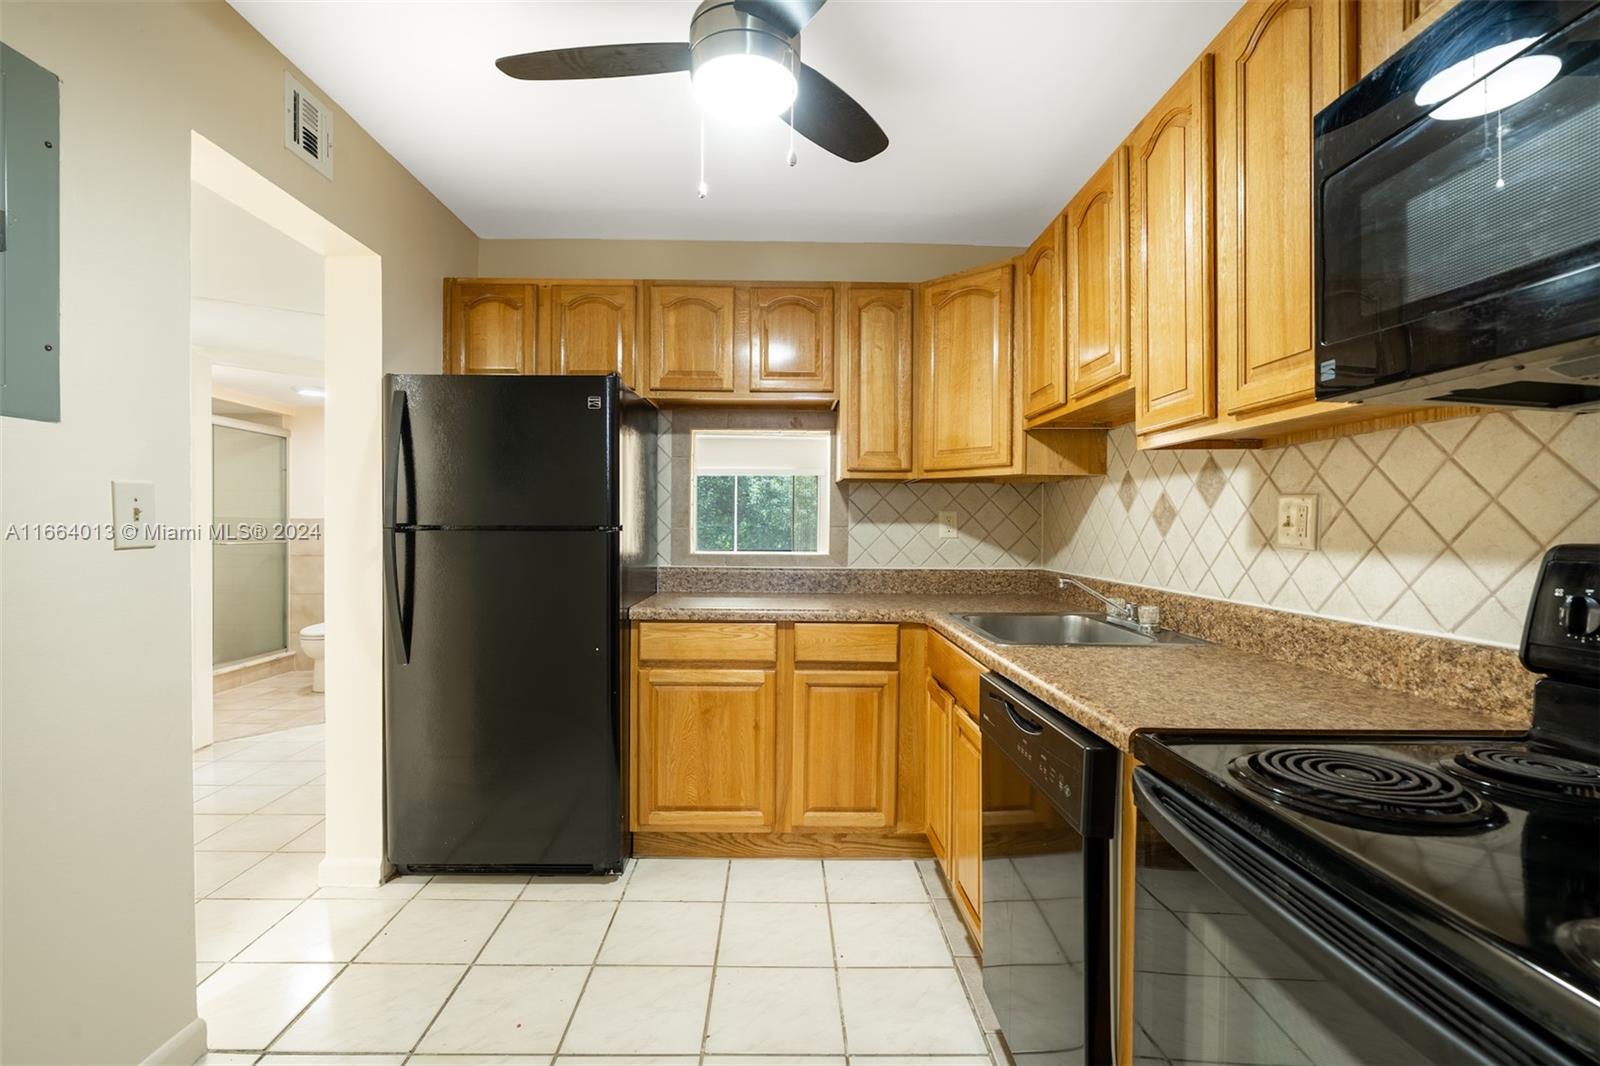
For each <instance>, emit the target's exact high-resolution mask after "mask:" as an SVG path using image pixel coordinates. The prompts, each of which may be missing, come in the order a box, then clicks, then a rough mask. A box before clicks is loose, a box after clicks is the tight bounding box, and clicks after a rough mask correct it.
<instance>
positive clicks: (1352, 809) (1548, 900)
mask: <svg viewBox="0 0 1600 1066" xmlns="http://www.w3.org/2000/svg"><path fill="white" fill-rule="evenodd" d="M1597 588H1600V545H1575V546H1564V547H1560V548H1556V549H1553V550H1552V551H1551V552H1550V553H1549V554H1548V555H1547V556H1546V559H1545V562H1544V566H1543V569H1542V572H1541V575H1540V578H1539V582H1538V586H1537V589H1536V592H1535V595H1534V598H1533V603H1532V605H1531V607H1530V610H1529V617H1528V621H1527V625H1526V628H1525V632H1524V638H1523V646H1522V659H1523V662H1524V664H1525V665H1526V666H1527V667H1528V668H1529V669H1531V670H1533V671H1535V672H1538V673H1541V674H1544V675H1546V676H1545V677H1544V678H1542V679H1541V680H1540V681H1539V683H1538V685H1537V686H1536V690H1535V711H1534V724H1533V729H1532V731H1531V732H1529V733H1528V734H1526V735H1524V736H1519V737H1503V736H1500V737H1462V736H1445V735H1439V736H1430V735H1420V736H1419V735H1388V736H1359V737H1353V736H1348V735H1347V736H1342V737H1340V736H1329V735H1299V736H1293V737H1286V736H1274V737H1271V738H1270V739H1263V738H1261V737H1259V736H1257V737H1251V738H1239V737H1231V736H1217V735H1203V734H1191V735H1186V736H1174V735H1167V736H1161V737H1152V738H1138V739H1137V740H1136V742H1135V746H1134V753H1135V755H1137V756H1138V757H1139V758H1140V759H1141V760H1142V761H1143V762H1144V763H1145V764H1146V768H1143V769H1141V770H1139V771H1138V772H1137V773H1136V786H1135V787H1136V795H1137V797H1138V801H1139V808H1140V814H1141V819H1140V823H1139V831H1140V833H1141V843H1140V846H1141V862H1142V863H1144V864H1145V865H1147V866H1149V867H1150V876H1149V881H1150V883H1151V884H1152V885H1158V886H1159V885H1162V884H1167V885H1170V884H1173V883H1183V882H1182V880H1181V878H1176V877H1175V876H1174V875H1175V871H1179V870H1184V871H1191V872H1195V873H1198V874H1204V875H1205V877H1206V879H1207V880H1208V881H1210V882H1211V883H1212V884H1213V885H1214V886H1216V887H1221V888H1222V889H1224V892H1225V894H1226V895H1227V896H1230V897H1232V899H1233V901H1234V903H1235V904H1237V906H1233V905H1231V904H1230V908H1231V909H1232V910H1235V911H1238V912H1240V913H1249V914H1253V915H1254V916H1255V918H1257V919H1260V921H1261V922H1262V923H1263V929H1262V930H1260V931H1258V932H1256V933H1252V934H1251V936H1254V937H1255V938H1256V939H1255V940H1251V936H1246V937H1244V941H1241V942H1249V943H1255V944H1256V945H1257V946H1256V948H1255V949H1254V950H1255V951H1256V952H1257V954H1258V955H1260V954H1265V955H1268V956H1270V955H1271V954H1273V951H1274V950H1276V946H1277V945H1280V944H1281V946H1283V947H1285V948H1286V949H1287V950H1288V952H1289V955H1290V956H1294V957H1298V958H1302V959H1304V960H1305V962H1306V963H1307V965H1306V966H1305V968H1304V969H1305V973H1306V974H1317V975H1320V977H1321V979H1322V980H1323V981H1324V982H1325V983H1326V987H1325V988H1316V987H1314V986H1313V985H1309V984H1302V985H1300V986H1295V985H1294V984H1293V982H1294V981H1295V980H1296V979H1298V980H1301V981H1306V980H1309V978H1307V977H1305V976H1304V975H1298V974H1296V973H1294V972H1289V973H1287V975H1286V973H1285V972H1284V970H1283V968H1282V967H1281V966H1279V967H1278V969H1277V970H1275V971H1273V972H1271V973H1270V974H1268V975H1267V976H1266V977H1263V976H1262V974H1261V973H1258V972H1257V971H1259V970H1261V969H1262V967H1261V966H1260V965H1257V966H1255V968H1254V969H1252V968H1251V967H1250V966H1249V965H1244V966H1240V965H1237V964H1235V965H1231V966H1230V964H1229V956H1228V953H1227V952H1226V951H1223V950H1218V949H1217V947H1216V944H1215V943H1211V942H1207V946H1208V947H1209V948H1211V950H1212V952H1213V954H1215V955H1216V956H1217V958H1218V959H1219V960H1220V962H1219V964H1218V965H1219V966H1220V968H1221V971H1222V973H1224V974H1226V975H1227V976H1228V977H1229V978H1231V979H1233V980H1234V981H1236V982H1237V983H1238V985H1239V986H1240V987H1241V988H1244V989H1245V990H1246V991H1247V992H1248V993H1249V995H1248V996H1247V997H1246V998H1250V999H1251V1001H1252V1002H1254V1001H1259V1002H1260V1003H1261V1004H1262V1005H1264V1006H1265V1005H1266V1004H1267V1003H1268V1002H1269V1000H1268V998H1266V994H1265V993H1263V992H1261V991H1260V989H1252V988H1251V984H1252V981H1256V982H1257V983H1259V982H1261V981H1265V980H1267V979H1268V978H1270V979H1271V982H1272V983H1274V991H1273V993H1272V994H1273V995H1277V996H1282V995H1291V994H1292V995H1297V996H1298V999H1299V1000H1300V1001H1301V1005H1300V1007H1299V1008H1297V1009H1299V1010H1300V1014H1295V1013H1294V1012H1293V1011H1290V1012H1288V1015H1287V1016H1288V1017H1290V1018H1291V1019H1292V1018H1295V1017H1301V1016H1303V1015H1305V1014H1307V1012H1308V1011H1309V1012H1310V1013H1315V1012H1316V1011H1317V1010H1320V1009H1324V1008H1325V1007H1326V1004H1327V1003H1328V1002H1329V997H1330V996H1334V997H1341V998H1340V1005H1339V1006H1338V1008H1337V1010H1335V1011H1334V1014H1335V1015H1338V1017H1335V1018H1332V1019H1330V1018H1326V1017H1324V1018H1321V1019H1319V1020H1318V1021H1317V1023H1316V1024H1315V1025H1312V1024H1310V1023H1306V1024H1302V1025H1299V1028H1298V1031H1297V1027H1296V1024H1292V1023H1291V1022H1286V1021H1284V1017H1285V1016H1286V1015H1285V1013H1284V1012H1283V1011H1281V1010H1280V1011H1277V1012H1276V1019H1277V1020H1276V1022H1275V1024H1277V1025H1279V1026H1280V1028H1281V1030H1282V1031H1281V1032H1278V1033H1274V1034H1271V1035H1272V1038H1273V1039H1274V1040H1275V1039H1277V1038H1278V1037H1279V1036H1281V1037H1282V1038H1283V1039H1284V1040H1285V1041H1286V1042H1287V1044H1286V1046H1293V1047H1294V1050H1296V1051H1298V1052H1300V1053H1301V1054H1302V1055H1303V1058H1304V1060H1309V1061H1312V1062H1320V1061H1330V1062H1331V1061H1337V1060H1338V1059H1339V1058H1340V1057H1342V1056H1346V1057H1351V1056H1353V1057H1355V1058H1356V1060H1357V1061H1375V1060H1381V1061H1403V1060H1406V1058H1407V1055H1406V1053H1405V1052H1406V1051H1413V1052H1415V1053H1416V1056H1417V1060H1418V1061H1471V1059H1469V1058H1463V1057H1460V1056H1465V1055H1467V1054H1468V1049H1472V1048H1476V1049H1477V1051H1478V1052H1479V1053H1480V1054H1481V1056H1482V1059H1481V1060H1482V1061H1492V1062H1515V1061H1525V1062H1560V1061H1579V1062H1583V1061H1600V602H1597V598H1596V597H1597V591H1596V590H1597ZM1146 838H1148V839H1146ZM1163 879H1165V881H1163ZM1196 884H1199V879H1198V878H1197V879H1196V880H1195V881H1193V882H1190V885H1191V889H1192V886H1193V885H1196ZM1186 895H1187V896H1188V897H1193V896H1194V895H1195V893H1194V892H1193V891H1192V890H1191V891H1189V892H1188V893H1183V892H1178V893H1176V894H1175V893H1174V891H1173V890H1172V889H1171V888H1170V887H1168V888H1167V890H1166V892H1165V895H1164V897H1163V898H1162V899H1161V900H1159V901H1158V900H1157V899H1156V897H1155V896H1153V895H1152V896H1150V897H1149V905H1150V907H1151V908H1152V909H1154V908H1155V907H1156V906H1157V905H1158V903H1159V905H1160V906H1161V907H1162V908H1163V909H1165V910H1167V911H1168V912H1170V913H1171V914H1172V915H1174V916H1175V917H1177V918H1178V919H1179V920H1180V922H1183V921H1185V920H1186V918H1185V916H1188V917H1189V918H1193V917H1194V915H1195V914H1196V913H1205V912H1203V911H1201V912H1197V911H1195V910H1193V909H1192V908H1193V906H1194V905H1193V904H1192V903H1191V902H1188V901H1186ZM1141 898H1143V897H1141ZM1185 908H1191V909H1185ZM1220 913H1228V908H1224V909H1222V910H1221V911H1220ZM1230 920H1233V919H1230ZM1210 921H1211V922H1212V924H1214V925H1215V924H1217V923H1218V922H1219V921H1220V919H1219V918H1218V917H1216V916H1215V915H1213V917H1212V918H1211V919H1210ZM1201 924H1204V923H1201ZM1221 924H1222V925H1226V923H1221ZM1136 926H1137V919H1136ZM1189 927H1190V928H1193V927H1194V923H1190V925H1189ZM1215 935H1216V934H1214V933H1213V938H1215ZM1262 937H1271V938H1273V940H1272V943H1273V944H1274V945H1275V947H1274V949H1272V950H1267V951H1265V952H1263V951H1262V949H1261V948H1260V946H1259V945H1260V943H1261V942H1262V941H1261V938H1262ZM1200 939H1201V940H1205V936H1204V935H1202V936H1201V937H1200ZM1225 946H1227V945H1225ZM1163 950H1166V949H1165V948H1164V949H1163ZM1240 954H1241V952H1240V950H1239V949H1238V947H1237V945H1233V957H1234V958H1238V957H1239V956H1240ZM1145 963H1146V964H1147V965H1149V966H1157V967H1159V966H1160V965H1161V963H1160V962H1159V960H1155V959H1152V958H1148V957H1147V958H1146V960H1145ZM1136 966H1137V963H1136ZM1169 968H1170V967H1169ZM1267 969H1268V970H1271V969H1272V967H1271V966H1267ZM1186 979H1187V980H1190V981H1200V980H1201V979H1202V978H1201V977H1199V976H1188V977H1186ZM1204 979H1205V980H1214V979H1216V975H1210V976H1207V977H1205V978H1204ZM1153 980H1154V978H1153V977H1152V981H1153ZM1284 989H1287V990H1288V991H1287V992H1285V991H1284ZM1189 995H1190V998H1193V995H1194V993H1193V992H1192V991H1191V993H1190V994H1189ZM1207 995H1210V996H1212V997H1213V998H1214V997H1215V995H1217V993H1216V992H1215V991H1214V990H1213V992H1211V993H1207ZM1202 998H1204V997H1202ZM1346 999H1347V1000H1348V1002H1347V1003H1346V1002H1344V1000H1346ZM1310 1001H1320V1002H1321V1003H1322V1004H1323V1006H1322V1007H1307V1006H1306V1004H1307V1002H1310ZM1139 1013H1140V1012H1139V1009H1138V1007H1137V1005H1136V1009H1135V1014H1136V1017H1137V1016H1139ZM1268 1013H1269V1014H1273V1013H1274V1012H1273V1011H1270V1010H1269V1011H1268ZM1241 1017H1243V1015H1241ZM1341 1019H1342V1021H1341ZM1149 1027H1150V1030H1151V1031H1150V1033H1149V1034H1148V1036H1147V1037H1146V1039H1147V1040H1149V1041H1150V1042H1151V1044H1152V1045H1153V1051H1154V1053H1156V1054H1157V1057H1160V1056H1162V1055H1164V1056H1166V1057H1168V1058H1169V1059H1170V1060H1172V1061H1178V1060H1179V1059H1180V1058H1181V1059H1185V1060H1187V1059H1188V1058H1189V1056H1192V1055H1198V1056H1199V1059H1198V1060H1199V1061H1265V1059H1262V1058H1259V1057H1258V1058H1257V1059H1255V1060H1252V1059H1250V1058H1248V1057H1244V1058H1241V1057H1240V1055H1241V1054H1243V1055H1248V1054H1256V1053H1261V1052H1263V1051H1264V1050H1268V1049H1266V1048H1265V1046H1263V1047H1257V1046H1255V1045H1251V1046H1249V1047H1246V1048H1245V1049H1244V1051H1243V1052H1241V1051H1240V1049H1239V1047H1238V1046H1237V1040H1236V1039H1235V1038H1233V1037H1229V1036H1228V1034H1226V1033H1221V1034H1220V1035H1219V1032H1218V1031H1215V1027H1213V1028H1212V1029H1208V1030H1206V1031H1205V1032H1202V1033H1199V1034H1198V1035H1197V1034H1196V1032H1194V1031H1193V1029H1194V1027H1193V1026H1192V1025H1191V1027H1190V1031H1188V1032H1185V1031H1183V1027H1182V1026H1178V1027H1176V1028H1174V1026H1173V1024H1172V1023H1171V1020H1170V1018H1167V1019H1166V1020H1162V1019H1160V1018H1151V1019H1150V1022H1149ZM1235 1028H1236V1029H1237V1028H1242V1026H1238V1025H1236V1026H1235ZM1356 1029H1364V1030H1365V1032H1363V1033H1357V1032H1356V1031H1355V1030H1356ZM1341 1030H1342V1031H1343V1032H1344V1033H1348V1034H1349V1036H1348V1039H1349V1040H1351V1041H1354V1042H1355V1043H1353V1044H1350V1045H1348V1046H1345V1045H1341V1046H1340V1047H1338V1048H1333V1047H1332V1045H1329V1044H1328V1043H1327V1041H1328V1040H1329V1039H1333V1040H1334V1043H1335V1044H1337V1043H1339V1041H1340V1040H1342V1039H1345V1037H1342V1036H1336V1037H1329V1035H1328V1034H1329V1032H1333V1033H1334V1034H1339V1033H1340V1032H1341ZM1141 1032H1142V1030H1141ZM1311 1033H1315V1034H1320V1035H1309V1036H1308V1035H1307V1034H1311ZM1369 1036H1371V1038H1372V1039H1374V1040H1376V1041H1377V1043H1375V1044H1372V1045H1367V1046H1363V1045H1361V1043H1360V1041H1361V1040H1364V1039H1367V1038H1368V1037H1369ZM1163 1037H1164V1038H1165V1039H1164V1040H1163ZM1229 1039H1235V1044H1232V1045H1230V1044H1228V1043H1227V1041H1228V1040H1229ZM1319 1041H1321V1042H1322V1043H1321V1044H1319V1043H1318V1042H1319ZM1272 1046H1276V1045H1272ZM1319 1048H1320V1051H1319V1050H1318V1049H1319ZM1274 1054H1282V1052H1270V1051H1268V1054H1267V1057H1268V1058H1272V1057H1273V1055H1274ZM1374 1057H1378V1058H1377V1059H1375V1058H1374ZM1273 1061H1276V1059H1275V1058H1274V1059H1273ZM1285 1061H1289V1059H1287V1058H1286V1059H1285ZM1293 1061H1303V1060H1302V1059H1294V1060H1293Z"/></svg>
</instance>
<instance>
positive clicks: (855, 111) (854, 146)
mask: <svg viewBox="0 0 1600 1066" xmlns="http://www.w3.org/2000/svg"><path fill="white" fill-rule="evenodd" d="M797 80H798V81H799V83H800V91H799V93H798V94H797V95H796V96H795V101H794V120H793V122H792V123H791V124H792V125H793V126H794V128H795V132H796V133H798V134H800V135H801V136H802V137H804V138H805V139H806V140H808V141H810V142H811V143H812V144H815V145H816V146H817V147H818V148H826V149H827V150H828V151H830V152H832V153H833V154H834V155H836V156H838V157H839V158H840V159H847V160H849V161H850V162H852V163H861V162H865V161H866V160H868V159H871V158H872V157H873V156H875V155H877V154H878V153H879V152H881V151H883V150H884V149H885V148H887V147H889V135H888V134H886V133H884V132H883V129H882V128H881V127H880V126H879V125H878V124H877V122H875V121H873V118H872V116H871V115H869V114H867V111H866V108H864V107H862V106H861V105H860V104H858V103H856V102H855V101H854V100H853V99H851V98H850V94H849V93H847V92H845V91H844V90H843V89H841V88H839V87H838V86H837V85H835V84H834V83H833V82H831V81H829V80H828V79H827V78H824V77H823V76H822V75H821V74H818V73H817V72H816V71H815V70H813V69H812V68H811V67H808V66H806V65H805V64H804V63H802V64H800V76H799V78H798V79H797ZM780 117H781V118H782V119H783V120H784V121H785V122H789V121H790V113H789V112H788V111H785V112H784V113H783V114H782V115H781V116H780Z"/></svg>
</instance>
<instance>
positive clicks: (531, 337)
mask: <svg viewBox="0 0 1600 1066" xmlns="http://www.w3.org/2000/svg"><path fill="white" fill-rule="evenodd" d="M445 309H446V310H445V326H446V328H445V336H446V339H447V348H446V353H445V354H446V359H445V369H446V371H448V372H449V373H453V374H532V373H533V372H534V370H535V368H536V361H535V347H534V345H535V337H537V335H538V328H539V291H538V287H537V286H535V285H532V284H522V283H506V282H494V281H462V280H457V279H454V278H452V279H450V280H449V281H447V282H446V283H445Z"/></svg>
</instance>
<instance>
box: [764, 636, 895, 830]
mask: <svg viewBox="0 0 1600 1066" xmlns="http://www.w3.org/2000/svg"><path fill="white" fill-rule="evenodd" d="M792 692H793V703H792V707H791V714H792V716H793V721H792V727H791V729H790V733H789V824H790V826H791V827H792V828H795V829H832V830H841V829H884V828H887V827H890V826H892V825H894V797H895V758H896V747H895V737H896V735H897V725H896V719H897V717H898V707H899V702H900V674H899V671H897V670H894V669H859V668H857V669H830V670H819V669H807V668H796V670H795V672H794V685H793V688H792Z"/></svg>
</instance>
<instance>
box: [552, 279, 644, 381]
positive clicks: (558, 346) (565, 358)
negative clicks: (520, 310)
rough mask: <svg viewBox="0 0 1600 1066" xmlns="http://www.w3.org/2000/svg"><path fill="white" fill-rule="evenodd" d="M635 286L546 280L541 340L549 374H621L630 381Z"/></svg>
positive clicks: (631, 379) (631, 373) (636, 315)
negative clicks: (545, 336)
mask: <svg viewBox="0 0 1600 1066" xmlns="http://www.w3.org/2000/svg"><path fill="white" fill-rule="evenodd" d="M638 302H639V294H638V289H637V288H636V287H635V286H634V285H632V284H631V283H624V284H604V283H598V282H597V283H593V284H584V283H577V284H566V283H562V284H556V285H552V286H550V299H549V306H548V310H547V311H546V315H545V317H546V319H547V320H548V322H549V325H550V340H549V343H548V344H547V345H546V346H545V353H546V358H547V365H545V366H542V367H541V368H540V369H541V371H542V372H545V373H551V374H621V375H622V378H623V380H624V381H628V382H631V381H633V360H634V351H635V337H636V335H637V332H638V331H637V328H636V324H637V320H638Z"/></svg>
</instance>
